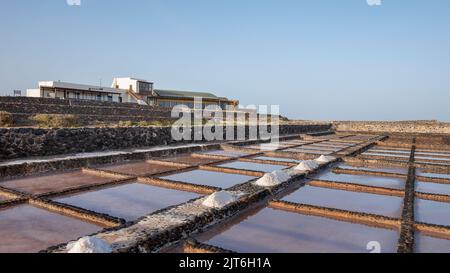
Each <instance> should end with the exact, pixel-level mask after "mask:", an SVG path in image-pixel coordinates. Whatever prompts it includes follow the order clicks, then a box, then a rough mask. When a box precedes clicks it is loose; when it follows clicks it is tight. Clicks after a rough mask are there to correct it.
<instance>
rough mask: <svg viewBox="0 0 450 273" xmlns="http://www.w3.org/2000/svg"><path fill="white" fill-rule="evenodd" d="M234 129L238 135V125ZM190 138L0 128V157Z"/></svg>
mask: <svg viewBox="0 0 450 273" xmlns="http://www.w3.org/2000/svg"><path fill="white" fill-rule="evenodd" d="M330 128H331V124H318V125H281V126H280V135H286V134H300V133H309V132H319V131H325V130H329V129H330ZM249 130H250V128H249V127H248V126H247V127H246V138H248V136H249ZM234 131H235V135H236V131H237V130H236V128H235V130H234ZM192 133H193V132H192ZM224 135H226V130H224ZM188 142H192V141H184V142H176V141H174V140H173V139H172V136H171V127H126V128H73V129H72V128H61V129H37V128H4V129H1V128H0V160H7V159H16V158H23V157H30V156H51V155H60V154H70V153H81V152H95V151H106V150H115V149H127V148H137V147H149V146H158V145H167V144H175V143H180V144H181V143H188Z"/></svg>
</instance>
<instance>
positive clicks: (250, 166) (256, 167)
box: [218, 161, 287, 173]
mask: <svg viewBox="0 0 450 273" xmlns="http://www.w3.org/2000/svg"><path fill="white" fill-rule="evenodd" d="M218 166H219V167H225V168H234V169H243V170H251V171H260V172H266V173H270V172H273V171H277V170H282V169H285V168H287V167H286V166H280V165H272V164H260V163H253V162H241V161H234V162H230V163H225V164H221V165H218Z"/></svg>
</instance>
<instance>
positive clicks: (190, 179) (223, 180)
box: [161, 170, 255, 189]
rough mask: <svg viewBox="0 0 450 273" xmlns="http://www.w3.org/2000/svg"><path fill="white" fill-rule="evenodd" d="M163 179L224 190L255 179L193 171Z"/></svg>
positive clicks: (244, 176)
mask: <svg viewBox="0 0 450 273" xmlns="http://www.w3.org/2000/svg"><path fill="white" fill-rule="evenodd" d="M161 178H164V179H169V180H175V181H181V182H187V183H192V184H198V185H207V186H213V187H219V188H222V189H226V188H229V187H232V186H234V185H236V184H241V183H244V182H247V181H249V180H252V179H255V177H253V176H247V175H240V174H229V173H222V172H210V171H203V170H195V171H189V172H183V173H177V174H173V175H169V176H164V177H161Z"/></svg>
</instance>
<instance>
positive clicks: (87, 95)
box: [27, 81, 138, 103]
mask: <svg viewBox="0 0 450 273" xmlns="http://www.w3.org/2000/svg"><path fill="white" fill-rule="evenodd" d="M27 97H40V98H53V99H80V100H96V101H110V102H129V103H138V99H137V98H135V97H134V96H133V95H132V94H129V92H128V90H124V89H119V88H110V87H101V86H94V85H85V84H75V83H68V82H60V81H42V82H39V88H37V89H27Z"/></svg>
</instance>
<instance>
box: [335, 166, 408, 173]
mask: <svg viewBox="0 0 450 273" xmlns="http://www.w3.org/2000/svg"><path fill="white" fill-rule="evenodd" d="M339 168H341V169H347V170H364V171H372V172H386V173H396V174H408V169H407V168H386V167H358V166H351V165H347V164H340V165H339Z"/></svg>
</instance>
